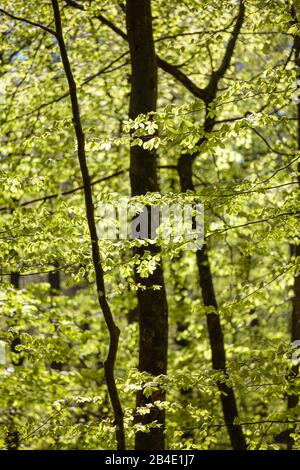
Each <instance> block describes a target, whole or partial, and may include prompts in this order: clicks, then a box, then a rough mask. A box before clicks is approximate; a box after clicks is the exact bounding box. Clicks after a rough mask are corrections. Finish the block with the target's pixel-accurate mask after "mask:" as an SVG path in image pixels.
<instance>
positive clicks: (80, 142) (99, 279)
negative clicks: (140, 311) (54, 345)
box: [52, 0, 125, 450]
mask: <svg viewBox="0 0 300 470" xmlns="http://www.w3.org/2000/svg"><path fill="white" fill-rule="evenodd" d="M52 9H53V15H54V21H55V37H56V39H57V42H58V46H59V50H60V56H61V61H62V64H63V68H64V72H65V76H66V79H67V82H68V87H69V94H70V101H71V106H72V116H73V125H74V131H75V135H76V142H77V157H78V162H79V166H80V171H81V178H82V183H83V191H84V200H85V209H86V220H87V224H88V229H89V236H90V242H91V251H92V260H93V266H94V270H95V275H96V287H97V296H98V302H99V306H100V308H101V310H102V313H103V317H104V320H105V323H106V326H107V329H108V332H109V349H108V354H107V358H106V361H105V363H104V372H105V379H106V384H107V388H108V393H109V398H110V401H111V404H112V407H113V412H114V418H115V426H116V441H117V448H118V450H123V449H125V433H124V419H123V410H122V406H121V402H120V397H119V393H118V389H117V386H116V382H115V376H114V366H115V361H116V357H117V352H118V345H119V335H120V330H119V328H118V327H117V326H116V324H115V322H114V318H113V315H112V312H111V310H110V306H109V304H108V302H107V298H106V291H105V284H104V272H103V268H102V264H101V258H100V250H99V243H98V242H99V240H98V235H97V228H96V221H95V212H94V203H93V195H92V189H91V184H90V175H89V169H88V166H87V158H86V150H85V135H84V132H83V128H82V123H81V115H80V108H79V102H78V97H77V86H76V82H75V80H74V76H73V72H72V68H71V64H70V61H69V56H68V52H67V49H66V44H65V40H64V35H63V30H62V24H61V16H60V9H59V5H58V1H57V0H52Z"/></svg>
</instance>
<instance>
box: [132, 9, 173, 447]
mask: <svg viewBox="0 0 300 470" xmlns="http://www.w3.org/2000/svg"><path fill="white" fill-rule="evenodd" d="M126 25H127V35H128V41H129V48H130V56H131V95H130V112H129V114H130V118H131V119H135V118H136V117H137V116H138V115H139V114H146V113H149V112H151V111H155V110H156V100H157V63H156V56H155V49H154V41H153V33H152V17H151V1H150V0H127V2H126ZM156 159H157V156H156V153H155V151H150V150H146V149H143V148H142V147H138V146H135V147H131V148H130V182H131V192H132V195H133V196H136V195H141V194H145V193H147V192H148V191H149V192H157V191H158V190H159V185H158V178H157V162H156ZM144 251H145V249H144V248H139V249H137V250H136V252H137V253H138V255H139V256H140V257H141V256H143V254H144ZM147 251H150V252H151V254H152V255H155V254H157V253H159V248H158V247H155V246H153V245H150V246H149V247H147ZM135 279H136V282H137V283H141V284H143V285H144V286H145V287H146V289H145V290H141V289H139V290H138V293H137V297H138V307H139V327H140V340H139V370H140V371H141V372H147V373H149V374H152V375H153V376H158V375H160V374H166V372H167V350H168V307H167V298H166V291H165V285H164V278H163V268H162V263H161V262H160V263H159V264H158V265H157V267H156V270H155V271H154V273H153V274H152V275H150V276H149V277H148V278H146V279H143V278H141V277H140V276H139V274H138V273H137V272H136V273H135ZM153 285H160V286H161V289H160V290H153V288H152V286H153ZM164 399H165V392H164V391H163V390H159V391H157V392H155V393H153V394H152V395H151V396H150V397H148V398H147V397H145V395H144V394H143V391H141V392H140V393H138V395H137V403H136V404H137V408H138V407H143V406H145V405H147V404H153V403H154V402H155V401H156V400H164ZM137 420H138V422H140V423H142V424H144V425H146V424H148V423H151V422H153V421H156V422H157V424H159V425H160V427H159V428H158V427H156V428H151V429H150V432H148V433H145V432H138V433H137V434H136V439H135V448H136V449H137V450H141V449H147V450H155V449H157V450H160V449H164V429H165V413H164V411H163V410H159V409H158V408H157V407H156V406H152V408H151V412H150V413H149V414H146V415H144V416H140V417H139V416H137Z"/></svg>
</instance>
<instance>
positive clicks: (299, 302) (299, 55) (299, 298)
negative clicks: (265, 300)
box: [287, 7, 300, 449]
mask: <svg viewBox="0 0 300 470" xmlns="http://www.w3.org/2000/svg"><path fill="white" fill-rule="evenodd" d="M292 16H293V17H294V20H295V24H298V20H297V10H296V8H294V7H293V8H292ZM294 49H295V67H296V74H297V95H298V96H297V104H296V108H297V149H298V150H300V86H299V83H298V82H299V80H300V36H298V35H296V36H295V40H294ZM297 170H298V183H299V189H300V163H298V168H297ZM298 241H299V240H298ZM290 249H291V255H292V256H294V257H295V258H300V244H299V243H298V244H293V245H291V246H290ZM293 294H294V295H293V301H292V319H291V341H292V342H294V341H299V340H300V274H298V275H296V276H295V278H294V285H293ZM298 375H299V364H295V365H293V367H292V368H291V370H290V373H289V379H290V380H291V382H292V381H293V379H295V378H296V377H298ZM298 403H299V392H298V393H294V394H290V395H288V409H289V410H291V409H293V408H295V407H296V406H297V405H298ZM293 444H294V440H293V439H292V438H291V437H289V438H288V443H287V446H288V449H291V448H292V447H293Z"/></svg>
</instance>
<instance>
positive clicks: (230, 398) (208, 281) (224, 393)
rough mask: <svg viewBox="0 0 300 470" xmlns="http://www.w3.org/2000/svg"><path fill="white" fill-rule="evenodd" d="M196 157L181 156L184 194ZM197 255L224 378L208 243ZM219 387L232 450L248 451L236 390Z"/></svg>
mask: <svg viewBox="0 0 300 470" xmlns="http://www.w3.org/2000/svg"><path fill="white" fill-rule="evenodd" d="M213 126H214V122H213V121H212V120H211V119H206V125H205V126H204V127H205V130H206V132H210V131H211V130H212V129H213ZM194 158H195V155H182V156H181V157H180V159H179V162H178V170H179V177H180V184H181V191H182V192H185V191H187V190H190V191H195V187H194V183H193V178H192V165H193V160H194ZM196 256H197V266H198V272H199V283H200V289H201V293H202V299H203V303H204V305H205V306H206V307H213V308H214V309H215V310H216V313H210V314H207V315H206V322H207V328H208V334H209V341H210V347H211V353H212V364H213V368H214V369H215V370H218V371H223V372H224V376H225V377H228V375H227V372H226V353H225V345H224V337H223V331H222V326H221V322H220V317H219V315H218V313H217V310H218V305H217V299H216V295H215V290H214V285H213V278H212V274H211V270H210V263H209V255H208V250H207V245H206V244H204V245H203V248H202V249H201V250H197V255H196ZM217 385H218V389H219V391H220V393H221V403H222V409H223V415H224V421H225V424H226V427H227V430H228V434H229V437H230V441H231V445H232V448H233V449H234V450H241V449H242V450H246V449H247V444H246V440H245V436H244V434H243V431H242V428H241V426H240V425H237V424H234V419H235V418H237V417H238V409H237V403H236V399H235V395H234V391H233V389H232V388H231V387H229V386H228V385H227V384H226V383H224V382H218V384H217Z"/></svg>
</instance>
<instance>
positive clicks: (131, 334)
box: [0, 0, 300, 450]
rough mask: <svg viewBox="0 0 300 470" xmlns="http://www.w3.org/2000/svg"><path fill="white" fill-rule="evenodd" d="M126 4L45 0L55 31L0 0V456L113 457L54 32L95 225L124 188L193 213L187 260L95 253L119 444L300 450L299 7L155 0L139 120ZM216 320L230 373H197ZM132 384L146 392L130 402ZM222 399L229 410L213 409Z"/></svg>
mask: <svg viewBox="0 0 300 470" xmlns="http://www.w3.org/2000/svg"><path fill="white" fill-rule="evenodd" d="M139 1H140V3H141V4H142V3H145V4H148V3H149V4H150V2H149V1H148V0H139ZM134 2H136V0H128V1H127V5H125V4H123V3H122V2H119V1H117V0H110V1H106V0H76V1H73V0H69V1H67V0H61V1H59V2H58V7H59V14H60V16H61V22H62V26H63V36H60V35H59V34H58V33H57V26H58V22H57V21H56V22H55V20H54V15H55V8H53V6H54V7H55V4H57V2H55V1H52V2H51V1H50V0H34V1H31V2H26V1H24V0H15V1H14V2H12V1H10V0H2V1H1V6H0V13H1V23H0V32H1V39H2V40H1V46H0V60H1V61H0V81H1V83H0V84H1V90H0V91H1V95H0V121H1V134H0V139H1V147H0V161H1V167H0V187H1V192H0V211H1V212H0V220H1V229H0V243H1V250H0V266H1V272H0V311H1V316H0V335H1V336H0V340H1V364H0V409H1V413H0V447H1V448H2V449H7V448H8V449H52V450H55V449H115V448H116V446H117V444H116V436H115V428H116V426H117V427H118V422H116V415H115V414H114V413H113V409H112V404H111V394H110V393H108V388H107V383H106V382H107V381H106V380H105V370H104V369H105V367H104V364H105V361H106V357H107V351H108V347H109V341H110V339H109V334H108V329H107V324H106V322H105V318H106V317H104V316H103V312H102V308H100V307H101V305H99V299H100V302H101V299H103V298H102V297H101V295H99V278H98V279H97V278H96V277H97V276H96V274H95V273H96V272H97V266H96V267H95V262H94V261H95V258H94V254H95V253H94V252H93V253H92V247H93V245H95V240H93V238H91V232H89V228H90V225H89V224H88V222H89V220H88V216H87V212H86V201H87V199H86V198H85V196H86V194H87V193H86V190H87V187H86V184H85V183H86V181H84V180H83V174H82V171H81V170H82V168H81V167H80V165H79V161H78V155H79V158H80V140H78V133H77V134H76V132H74V107H73V112H72V107H71V104H70V103H71V101H70V93H72V90H71V89H70V87H69V85H70V83H69V84H68V81H67V75H66V72H67V71H66V67H65V65H66V64H64V63H63V61H62V51H61V49H60V48H59V45H60V46H61V41H60V40H61V39H62V38H63V39H64V42H65V46H66V47H65V49H66V52H67V56H68V59H69V62H70V64H71V68H72V74H73V78H74V81H75V83H76V86H77V90H76V93H77V98H78V103H79V107H80V112H81V115H80V121H81V124H82V128H83V131H84V134H85V156H86V163H87V166H88V171H89V175H90V180H89V182H88V185H89V187H90V188H92V197H93V204H94V208H95V213H94V215H95V222H96V223H97V224H99V223H100V224H101V218H100V215H99V213H98V212H97V207H98V206H100V205H101V204H102V203H104V202H109V201H115V200H117V198H118V197H120V196H130V195H131V194H133V195H134V197H135V198H136V199H137V200H139V201H141V202H143V203H145V204H152V203H153V201H157V200H159V201H160V203H161V204H173V203H178V201H181V202H182V203H183V202H184V201H198V202H202V203H203V204H204V210H205V245H204V249H202V250H198V253H196V252H195V251H196V250H193V249H191V250H187V249H186V247H185V244H184V243H182V242H175V243H170V244H163V243H162V244H161V246H157V247H155V249H154V248H153V247H151V246H152V245H151V242H145V243H143V242H140V241H139V240H118V241H116V240H102V239H100V240H99V241H98V243H97V246H98V247H99V250H100V258H101V269H102V270H103V277H104V283H105V291H106V296H105V299H106V300H107V303H108V305H109V308H110V311H111V312H112V315H113V319H114V321H115V323H116V325H117V326H118V328H119V329H120V337H119V345H118V351H117V359H116V363H115V365H114V370H115V378H116V385H117V391H118V395H119V399H120V402H121V405H122V412H123V413H124V428H125V438H126V446H127V448H129V449H130V448H133V447H134V441H135V435H136V434H137V431H139V432H140V433H141V434H147V435H148V436H152V435H153V436H154V438H155V433H153V429H161V430H162V431H164V433H163V435H164V437H165V447H166V448H167V449H191V448H195V449H230V448H232V447H233V448H243V439H245V441H246V443H247V448H248V449H249V450H253V449H260V450H263V449H278V450H280V449H286V448H287V447H288V448H293V449H300V433H299V423H300V417H299V409H300V408H299V407H300V405H299V403H298V396H299V393H300V392H299V384H300V379H299V377H298V364H297V360H296V359H297V352H295V347H296V346H297V344H298V343H297V341H298V340H300V274H299V256H300V248H299V194H300V193H299V188H300V186H299V185H300V171H299V170H300V167H299V163H298V162H299V158H300V123H299V119H300V104H299V102H300V98H299V96H298V89H299V86H300V85H299V83H300V82H299V80H300V44H299V43H300V27H299V24H298V20H299V21H300V5H299V2H298V1H292V0H245V1H240V2H239V1H237V0H177V1H176V2H175V1H172V2H166V1H163V0H152V2H151V7H152V18H151V16H150V17H148V20H149V21H150V22H151V19H152V26H153V35H154V46H155V52H156V62H157V66H158V85H157V107H155V106H154V107H153V108H152V109H153V111H152V112H150V113H139V114H138V116H137V117H136V116H135V115H133V114H132V112H131V114H129V99H130V94H131V93H133V90H132V87H133V88H134V86H133V84H134V74H135V73H136V69H135V68H134V63H133V64H132V61H133V57H134V47H133V46H132V43H131V46H130V51H129V48H128V38H129V40H130V35H132V31H131V29H129V30H128V24H129V23H130V18H129V19H128V17H129V16H130V15H129V13H130V12H129V13H128V9H129V10H130V4H131V3H133V4H134ZM128 4H129V5H128ZM135 11H137V9H136V10H135ZM56 13H57V10H56ZM126 15H127V21H126ZM56 20H57V18H56ZM149 31H150V30H149ZM128 33H129V36H128ZM133 36H134V35H133ZM137 36H138V34H137ZM59 41H60V44H59ZM144 59H145V63H146V62H147V60H148V59H147V58H146V57H145V58H144ZM154 62H155V61H154ZM132 65H133V67H132ZM150 65H151V64H150ZM153 67H156V64H154V65H153ZM153 70H154V71H155V69H153ZM73 95H74V90H73ZM73 97H74V96H73ZM131 97H132V95H131ZM72 104H74V100H73V102H72ZM141 109H142V108H141ZM131 110H132V105H131ZM75 111H76V110H75ZM77 130H78V126H77ZM75 131H76V119H75ZM76 136H77V139H76V138H75V137H76ZM79 137H80V136H79ZM130 148H131V152H130ZM133 148H135V149H136V150H135V151H136V152H141V151H144V153H141V154H139V155H141V157H140V158H145V159H147V158H148V157H147V155H148V156H149V155H152V157H153V158H154V159H156V158H157V174H158V181H159V185H157V188H156V187H154V186H153V187H154V190H151V186H149V185H147V184H148V183H147V181H146V182H145V186H144V187H145V191H144V194H143V193H141V191H140V192H138V191H137V190H134V188H133V187H132V184H133V183H132V181H133V179H132V162H133V160H132V159H133V158H134V156H132V155H133V151H132V149H133ZM130 153H131V157H130ZM184 161H185V162H187V161H188V162H189V163H190V168H191V172H192V176H191V178H190V180H189V181H188V182H187V179H186V175H187V173H188V168H189V164H188V165H187V166H186V167H184V164H183V162H184ZM185 171H186V173H185ZM130 175H131V178H130ZM139 178H140V184H141V185H143V181H144V180H143V177H142V175H139ZM147 188H148V189H147ZM149 188H150V189H149ZM158 245H160V243H158ZM161 261H162V263H161ZM96 264H97V263H96ZM98 264H99V263H98ZM207 268H208V270H207ZM95 269H96V271H95ZM156 270H158V271H156ZM160 271H163V276H164V286H163V287H164V289H165V292H166V298H167V303H168V322H169V331H168V368H167V371H166V373H157V374H154V375H153V374H151V373H149V370H147V369H144V368H141V367H139V326H140V321H139V305H142V296H139V295H138V293H139V292H140V291H142V290H143V289H149V290H151V291H153V292H154V295H153V296H149V297H148V298H147V299H148V300H147V302H152V300H153V302H154V304H155V302H157V298H158V297H157V295H156V294H155V292H161V291H160V289H161V287H162V286H161V285H157V283H156V282H154V281H153V282H150V281H151V279H154V278H155V272H160ZM208 271H209V272H210V274H211V279H209V278H208V277H207V276H208V274H209V273H208ZM199 276H200V277H199ZM156 278H157V277H156ZM147 279H148V280H149V279H150V280H149V282H148V284H147ZM143 280H144V281H143ZM97 281H98V283H97ZM210 281H212V282H210ZM143 282H145V286H146V287H145V286H143ZM212 286H213V294H214V295H213V296H212V295H210V298H208V297H209V294H212V292H211V287H212ZM97 288H98V296H97ZM100 290H101V289H100ZM149 299H150V300H149ZM154 308H159V307H158V306H157V304H156V307H155V306H154ZM104 310H105V306H104ZM154 323H155V322H154ZM212 325H213V326H212ZM216 325H217V326H216ZM220 325H221V330H222V333H223V339H224V341H223V343H224V344H223V346H224V348H223V349H225V350H226V365H225V366H224V364H223V365H221V366H218V365H217V366H216V363H215V362H213V366H212V349H213V350H215V354H216V356H215V357H217V359H218V357H219V358H220V355H219V356H218V354H219V353H220V348H219V346H220V344H221V343H222V335H221V334H220V335H219V337H218V338H219V339H217V340H216V337H215V336H214V332H215V331H216V329H218V327H219V326H220ZM154 326H155V325H154V324H153V327H154ZM209 328H210V329H209ZM221 330H220V331H221ZM210 333H211V334H210ZM149 334H150V336H151V331H150V333H149ZM155 334H156V333H155ZM146 339H147V338H146ZM214 341H215V343H214ZM216 341H217V342H218V341H219V342H218V345H219V346H216ZM221 346H222V344H221ZM214 347H215V349H214ZM293 352H294V354H293ZM221 356H222V354H221ZM292 357H293V359H292ZM295 357H296V359H295ZM149 359H150V360H151V358H149ZM158 359H159V358H158ZM152 360H153V361H154V362H155V361H156V362H157V354H156V357H153V359H152ZM220 360H221V363H222V358H221V359H220ZM221 363H220V364H221ZM162 370H163V368H162ZM222 384H223V385H222ZM224 384H225V386H226V387H227V388H224ZM222 387H223V388H222ZM222 390H223V391H222ZM165 392H166V393H165ZM137 393H138V396H139V394H140V393H142V394H143V396H144V397H146V399H147V400H146V401H145V400H144V401H142V402H141V401H139V399H138V402H137V404H138V406H137V408H136V394H137ZM233 393H234V396H233ZM222 394H223V396H227V397H229V398H230V397H231V394H232V396H233V398H234V400H235V401H236V404H237V413H236V412H235V411H233V412H232V409H231V412H230V413H229V416H228V415H227V417H226V416H225V417H224V409H225V414H226V403H225V402H226V400H225V402H221V399H220V398H221V395H222ZM231 398H232V397H231ZM231 398H230V399H231ZM141 403H142V405H141ZM222 403H223V407H222ZM224 403H225V404H224ZM231 403H233V402H232V401H231ZM139 405H140V406H139ZM152 407H155V409H157V410H166V416H165V422H164V416H163V415H160V414H159V415H158V416H159V418H158V420H156V419H154V420H153V419H152V418H151V419H150V420H148V422H146V421H145V420H143V418H141V419H140V418H139V416H140V417H143V416H147V414H148V415H149V413H150V416H152V415H151V408H152ZM224 407H225V408H224ZM230 420H232V421H230ZM149 421H150V423H149ZM228 423H229V424H228ZM230 423H231V424H230ZM239 424H241V426H238V425H239ZM232 429H233V430H234V431H236V432H237V433H240V434H239V436H240V440H239V443H237V444H236V445H235V444H234V438H235V437H234V435H231V433H230V431H232ZM151 433H152V434H151ZM120 442H121V441H120V438H119V444H120ZM120 445H121V444H120ZM147 445H151V444H149V443H148V444H147ZM152 445H154V446H155V444H152ZM140 446H141V444H140ZM150 448H151V447H150Z"/></svg>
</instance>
